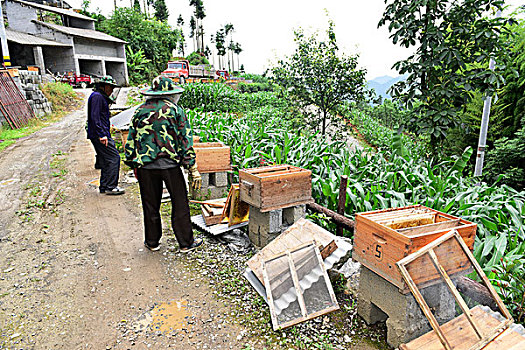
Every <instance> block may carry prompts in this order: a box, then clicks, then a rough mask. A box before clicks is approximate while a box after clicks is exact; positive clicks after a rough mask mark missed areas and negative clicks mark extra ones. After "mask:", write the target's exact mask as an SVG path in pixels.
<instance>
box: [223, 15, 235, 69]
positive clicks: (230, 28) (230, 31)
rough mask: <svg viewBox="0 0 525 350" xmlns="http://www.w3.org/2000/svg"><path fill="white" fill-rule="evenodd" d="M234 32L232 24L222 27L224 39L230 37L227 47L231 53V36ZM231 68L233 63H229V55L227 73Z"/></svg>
mask: <svg viewBox="0 0 525 350" xmlns="http://www.w3.org/2000/svg"><path fill="white" fill-rule="evenodd" d="M234 31H235V28H234V27H233V24H231V23H228V24H226V25H225V26H224V36H225V38H226V37H227V36H228V34H229V35H230V45H229V46H228V49H229V50H230V52H232V51H231V44H232V35H233V32H234ZM232 66H233V62H232V63H230V55H228V70H229V71H232Z"/></svg>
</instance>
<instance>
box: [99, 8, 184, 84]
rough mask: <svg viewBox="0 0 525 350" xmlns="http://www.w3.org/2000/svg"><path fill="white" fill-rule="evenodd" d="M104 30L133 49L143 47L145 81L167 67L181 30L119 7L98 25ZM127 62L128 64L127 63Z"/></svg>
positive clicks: (131, 9) (134, 50) (135, 50)
mask: <svg viewBox="0 0 525 350" xmlns="http://www.w3.org/2000/svg"><path fill="white" fill-rule="evenodd" d="M100 29H101V30H102V31H103V32H105V33H107V34H109V35H112V36H115V37H117V38H119V39H122V40H125V41H127V42H128V44H127V46H128V47H129V48H130V49H131V50H132V51H133V52H135V53H136V52H138V51H139V50H142V52H143V53H144V57H145V58H146V59H148V60H150V62H148V63H147V64H146V69H145V70H144V76H145V78H146V79H147V80H149V79H151V78H153V77H154V76H156V75H158V74H159V72H161V71H163V70H164V69H165V68H166V62H167V61H168V60H169V59H170V58H171V56H172V52H173V50H174V49H176V48H177V44H178V42H179V40H180V31H179V30H177V29H173V28H171V26H170V25H168V24H167V23H165V22H160V21H157V20H151V19H146V18H144V15H143V14H142V13H140V12H137V11H136V10H135V9H133V8H128V7H119V8H117V10H116V11H115V12H113V15H112V16H111V18H109V19H107V20H106V21H104V22H103V23H102V25H101V28H100ZM128 64H129V63H128Z"/></svg>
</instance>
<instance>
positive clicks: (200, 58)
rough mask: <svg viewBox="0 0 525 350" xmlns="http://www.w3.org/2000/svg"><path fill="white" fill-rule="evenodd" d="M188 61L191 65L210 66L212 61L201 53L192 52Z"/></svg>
mask: <svg viewBox="0 0 525 350" xmlns="http://www.w3.org/2000/svg"><path fill="white" fill-rule="evenodd" d="M186 59H187V60H188V61H189V62H190V64H191V65H199V64H210V61H208V59H207V58H206V57H204V55H203V54H202V53H200V52H192V53H191V54H189V55H188V57H186Z"/></svg>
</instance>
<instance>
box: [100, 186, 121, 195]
mask: <svg viewBox="0 0 525 350" xmlns="http://www.w3.org/2000/svg"><path fill="white" fill-rule="evenodd" d="M100 193H105V194H107V195H109V196H116V195H119V194H124V193H126V190H125V189H123V188H120V187H115V188H114V189H112V190H105V191H104V192H102V191H100Z"/></svg>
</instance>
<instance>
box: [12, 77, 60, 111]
mask: <svg viewBox="0 0 525 350" xmlns="http://www.w3.org/2000/svg"><path fill="white" fill-rule="evenodd" d="M18 72H19V74H20V76H19V79H20V91H21V92H22V95H24V97H25V98H26V100H27V103H28V104H29V105H30V106H31V108H32V109H33V112H34V113H35V115H36V116H37V117H42V116H44V115H46V114H50V113H51V111H52V110H51V108H52V104H51V102H49V101H48V100H47V98H46V97H45V96H44V93H43V92H42V91H41V90H40V87H39V84H41V83H42V81H43V80H45V78H43V77H42V76H41V75H39V74H38V72H33V71H24V70H19V71H18Z"/></svg>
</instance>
